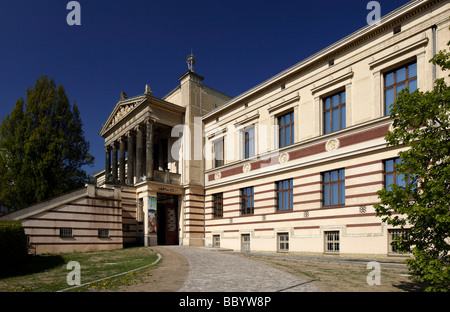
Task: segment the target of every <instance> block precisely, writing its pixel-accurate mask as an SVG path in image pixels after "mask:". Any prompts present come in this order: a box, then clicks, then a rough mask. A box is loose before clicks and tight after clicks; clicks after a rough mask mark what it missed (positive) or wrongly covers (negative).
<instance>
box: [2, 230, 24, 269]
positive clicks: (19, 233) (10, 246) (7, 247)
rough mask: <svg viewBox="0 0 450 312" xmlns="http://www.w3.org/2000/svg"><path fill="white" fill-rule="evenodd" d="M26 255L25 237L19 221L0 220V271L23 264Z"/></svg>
mask: <svg viewBox="0 0 450 312" xmlns="http://www.w3.org/2000/svg"><path fill="white" fill-rule="evenodd" d="M27 255H28V247H27V237H26V235H25V231H24V229H23V226H22V224H21V223H20V221H0V273H3V272H8V271H10V270H12V269H15V268H17V267H18V266H19V265H21V264H23V263H24V261H25V259H26V257H27Z"/></svg>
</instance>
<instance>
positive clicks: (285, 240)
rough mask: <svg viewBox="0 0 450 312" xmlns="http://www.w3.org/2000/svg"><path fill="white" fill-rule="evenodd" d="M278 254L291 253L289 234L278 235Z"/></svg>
mask: <svg viewBox="0 0 450 312" xmlns="http://www.w3.org/2000/svg"><path fill="white" fill-rule="evenodd" d="M277 236H278V248H277V250H278V252H288V251H289V233H278V235H277Z"/></svg>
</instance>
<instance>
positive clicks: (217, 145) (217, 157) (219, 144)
mask: <svg viewBox="0 0 450 312" xmlns="http://www.w3.org/2000/svg"><path fill="white" fill-rule="evenodd" d="M223 155H224V153H223V138H222V139H220V140H217V141H215V142H214V168H217V167H220V166H223V164H224V162H223V159H224V157H223Z"/></svg>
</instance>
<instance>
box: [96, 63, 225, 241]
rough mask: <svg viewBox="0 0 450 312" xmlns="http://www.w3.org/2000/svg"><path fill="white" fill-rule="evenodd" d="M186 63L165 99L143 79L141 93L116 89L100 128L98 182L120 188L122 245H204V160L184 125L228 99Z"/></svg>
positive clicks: (191, 126) (189, 128)
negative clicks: (101, 148)
mask: <svg viewBox="0 0 450 312" xmlns="http://www.w3.org/2000/svg"><path fill="white" fill-rule="evenodd" d="M189 58H192V56H190V57H188V59H189ZM191 65H192V67H189V71H188V72H186V73H185V74H184V75H182V76H181V77H180V78H179V81H180V85H179V86H178V87H176V88H175V89H174V90H172V91H171V92H170V93H169V94H168V95H167V96H166V97H164V98H163V99H160V98H157V97H155V96H153V92H152V91H151V90H150V87H149V86H148V85H146V87H145V92H144V94H142V95H138V96H134V97H130V98H128V97H127V95H126V93H125V92H121V94H120V99H119V101H118V102H117V104H116V105H115V107H114V109H113V110H112V112H111V114H110V115H109V117H108V119H107V121H106V123H105V124H104V125H103V127H102V130H101V131H100V135H101V136H102V137H103V138H104V139H105V170H104V171H102V172H100V173H99V174H97V175H96V178H97V184H98V186H100V187H101V186H103V187H120V188H121V189H122V194H125V195H123V196H122V211H123V213H122V220H123V238H124V244H127V243H129V244H136V243H138V244H144V245H147V246H150V245H156V244H159V245H164V244H185V245H197V246H203V244H204V231H203V219H204V207H203V206H204V188H203V178H204V177H203V174H202V172H203V163H202V161H201V160H198V159H193V157H192V154H193V149H192V146H193V140H194V137H193V136H191V135H190V134H187V133H185V132H184V130H185V129H188V130H187V132H192V129H194V123H195V118H196V117H200V116H202V115H204V114H205V113H207V112H209V111H211V110H212V109H213V108H214V107H217V106H219V105H221V104H222V103H225V102H226V101H228V100H229V99H230V98H229V97H227V96H226V95H224V94H222V93H220V92H218V91H215V90H214V89H211V88H209V87H206V86H204V85H203V84H202V80H203V77H201V76H200V75H198V74H195V73H194V72H193V64H191ZM197 126H198V125H197ZM180 130H182V131H181V133H180ZM172 132H173V133H172ZM183 154H185V155H186V156H187V157H183Z"/></svg>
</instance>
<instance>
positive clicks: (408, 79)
mask: <svg viewBox="0 0 450 312" xmlns="http://www.w3.org/2000/svg"><path fill="white" fill-rule="evenodd" d="M414 64H415V67H416V75H415V76H413V77H409V67H410V66H411V65H414ZM403 68H404V69H405V80H401V81H397V72H398V71H400V70H402V69H403ZM392 73H393V74H394V76H393V83H392V84H391V85H389V86H386V83H387V82H386V81H387V80H386V77H387V76H388V75H390V74H392ZM413 80H415V81H416V89H415V90H417V89H418V72H417V60H414V61H411V62H408V63H405V64H403V65H401V66H398V67H396V68H394V69H391V70H389V71H386V72H385V73H383V99H384V116H388V115H389V114H390V109H389V107H388V106H387V97H386V91H388V90H390V89H393V95H392V96H393V97H394V99H393V100H394V101H393V102H392V103H391V104H389V106H390V105H392V104H393V103H395V100H396V99H397V94H398V93H400V92H401V91H402V90H403V89H406V88H408V87H409V84H410V82H411V81H413ZM402 84H405V87H404V88H402V89H401V90H400V91H397V87H398V86H400V85H402ZM415 90H413V91H412V92H414V91H415ZM410 91H411V90H410Z"/></svg>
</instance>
